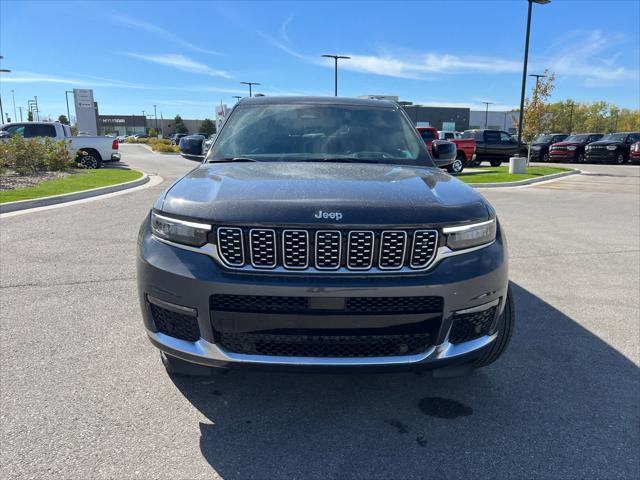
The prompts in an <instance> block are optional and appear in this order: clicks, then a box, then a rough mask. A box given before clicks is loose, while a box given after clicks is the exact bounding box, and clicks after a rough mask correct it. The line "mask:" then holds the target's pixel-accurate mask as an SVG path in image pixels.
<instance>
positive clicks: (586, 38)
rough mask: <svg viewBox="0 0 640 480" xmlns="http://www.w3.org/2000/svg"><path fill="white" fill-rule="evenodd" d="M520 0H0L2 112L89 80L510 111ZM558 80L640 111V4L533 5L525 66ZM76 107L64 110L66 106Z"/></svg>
mask: <svg viewBox="0 0 640 480" xmlns="http://www.w3.org/2000/svg"><path fill="white" fill-rule="evenodd" d="M526 10H527V3H526V1H525V0H504V1H447V2H443V1H440V2H436V1H429V2H364V1H361V2H353V3H346V2H318V3H314V2H303V1H300V2H288V3H283V2H266V1H265V2H204V1H200V2H193V3H187V2H162V1H154V2H114V1H111V2H63V1H55V2H54V1H51V2H30V1H10V0H2V2H0V54H1V55H3V56H4V60H3V64H2V68H8V69H11V70H12V73H10V74H2V75H3V76H2V80H1V84H0V93H1V94H2V101H3V106H4V108H5V112H7V111H8V112H10V113H11V112H12V111H13V108H12V107H13V106H12V98H11V90H14V93H15V101H16V104H17V105H18V106H20V105H22V106H25V107H26V105H27V100H28V99H29V98H33V96H34V95H37V96H38V103H39V106H40V110H41V112H42V114H44V115H51V116H54V117H57V116H58V115H59V114H61V113H65V111H66V107H65V102H64V91H65V90H71V89H73V88H93V89H94V96H95V99H96V100H97V101H98V103H99V107H100V112H101V113H105V114H141V112H142V110H145V111H146V112H147V113H149V112H152V111H153V105H154V104H156V105H157V106H158V115H160V112H162V113H163V116H164V117H165V118H167V117H173V116H174V115H175V114H176V113H179V114H181V115H182V116H183V117H184V118H204V117H213V116H214V113H213V111H214V105H215V104H219V103H220V101H221V100H222V101H223V102H225V103H233V102H234V99H233V98H232V96H233V95H245V94H246V92H247V90H246V88H245V87H244V86H243V85H240V84H239V82H241V81H256V82H260V83H262V85H261V86H260V87H255V88H256V91H259V92H262V93H265V94H267V95H295V94H300V95H332V94H333V64H332V60H328V59H322V58H320V55H321V54H322V53H340V54H346V55H351V56H352V57H353V58H352V59H351V60H347V61H345V62H343V63H342V64H341V68H340V86H339V88H340V95H344V96H358V95H365V94H385V95H399V96H400V97H401V99H403V100H409V101H413V102H416V103H422V104H425V105H452V106H455V105H463V106H471V107H472V108H474V107H475V108H478V109H480V108H483V106H482V104H481V102H483V101H490V102H494V105H492V107H491V108H492V109H504V108H511V107H514V106H517V104H518V99H519V93H520V81H521V69H522V55H523V46H524V31H525V23H526ZM544 68H549V69H550V70H552V71H554V72H555V73H556V75H557V76H558V80H557V87H556V90H555V92H554V96H553V99H554V100H561V99H566V98H573V99H575V100H580V101H595V100H606V101H609V102H613V103H616V104H618V105H620V106H623V107H629V108H640V80H639V70H640V2H638V1H636V0H628V1H607V2H604V1H602V2H595V1H591V2H589V1H577V0H574V1H570V0H564V1H563V0H554V1H552V3H550V4H548V5H542V6H540V5H534V15H533V23H532V31H531V50H530V69H529V71H530V73H542V70H544ZM72 114H73V113H72Z"/></svg>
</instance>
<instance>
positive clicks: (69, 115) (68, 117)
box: [64, 90, 73, 126]
mask: <svg viewBox="0 0 640 480" xmlns="http://www.w3.org/2000/svg"><path fill="white" fill-rule="evenodd" d="M70 93H73V90H65V91H64V99H65V100H66V101H67V120H68V121H69V126H71V111H70V110H69V94H70Z"/></svg>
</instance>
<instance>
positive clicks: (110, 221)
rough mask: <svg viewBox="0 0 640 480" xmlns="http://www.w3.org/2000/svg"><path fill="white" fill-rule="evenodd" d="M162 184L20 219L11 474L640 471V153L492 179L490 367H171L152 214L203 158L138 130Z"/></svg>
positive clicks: (4, 332) (0, 223)
mask: <svg viewBox="0 0 640 480" xmlns="http://www.w3.org/2000/svg"><path fill="white" fill-rule="evenodd" d="M122 151H123V157H124V158H123V159H124V163H127V164H129V165H131V166H132V167H135V168H138V169H141V170H144V171H146V172H147V173H157V174H159V175H161V176H162V177H163V178H165V182H164V183H163V184H162V185H159V186H156V187H151V188H147V189H144V190H140V191H136V192H132V193H129V194H124V195H120V196H116V197H112V198H107V199H104V200H96V201H93V202H89V203H85V204H81V205H73V206H68V207H64V208H59V209H55V210H49V211H42V212H36V213H31V214H27V215H22V216H18V217H13V218H4V219H1V220H0V319H1V322H0V333H1V335H0V380H1V384H0V387H1V390H0V400H1V402H0V408H1V411H0V423H1V438H0V440H1V441H0V454H1V462H0V463H1V467H0V468H2V472H3V474H2V475H1V476H2V477H5V478H82V479H87V478H118V479H124V478H140V479H146V478H162V479H183V478H184V479H200V478H207V479H209V478H217V477H222V478H226V479H248V478H256V479H273V478H318V479H320V478H322V479H325V478H336V479H345V478H366V479H372V478H385V479H386V478H403V479H406V478H416V479H418V478H420V479H424V478H443V477H446V478H638V477H639V476H640V460H639V455H638V450H637V446H638V445H639V444H640V418H639V417H640V416H639V413H640V407H639V398H640V382H639V375H638V365H639V362H640V358H639V337H640V330H639V329H640V327H639V323H640V322H639V321H640V305H639V302H640V299H639V293H638V292H639V291H640V239H639V234H640V167H637V166H596V165H593V166H592V165H585V166H583V167H581V168H582V169H583V170H584V171H585V172H587V173H586V174H583V175H574V176H571V177H567V178H566V179H561V180H558V181H556V182H552V183H543V184H538V185H535V186H531V187H526V188H517V189H506V188H504V189H502V188H499V189H485V190H481V192H482V194H483V195H485V196H486V197H487V198H488V199H489V200H490V201H491V202H492V203H493V205H494V206H495V207H496V210H497V211H498V214H499V216H500V218H501V221H502V223H503V225H504V227H505V229H506V231H507V235H508V239H509V248H510V258H511V263H510V276H511V280H512V282H513V289H514V292H515V301H516V310H517V325H516V329H515V334H514V337H513V340H512V343H511V346H510V348H509V350H508V351H507V353H506V354H505V356H504V357H502V358H501V359H500V360H499V361H498V362H497V363H496V364H494V365H492V366H490V367H487V368H485V369H483V370H479V371H477V372H474V373H473V374H471V375H470V376H466V377H459V378H451V379H433V378H431V376H430V375H428V374H421V375H418V374H415V373H394V374H378V375H376V374H353V375H347V374H341V375H335V374H298V373H295V374H294V373H264V372H262V373H261V372H245V371H231V372H229V373H228V374H227V375H223V376H220V377H216V378H212V379H205V380H202V379H192V378H185V377H174V378H172V377H170V376H168V375H167V374H166V373H165V371H164V368H163V367H162V365H161V363H160V360H159V358H158V353H157V351H156V350H155V349H154V348H153V347H152V346H151V345H150V344H149V342H148V341H147V339H146V337H145V334H144V330H143V327H142V323H141V319H140V314H139V306H138V303H137V296H136V281H135V247H136V235H137V231H138V227H139V225H140V223H141V222H142V219H143V217H144V215H145V214H146V213H147V212H148V210H149V208H150V206H151V204H152V202H153V200H154V199H155V198H156V197H157V196H158V195H159V194H160V193H161V191H162V190H163V189H164V188H166V186H167V185H168V184H169V182H170V181H172V180H173V179H175V178H177V177H179V176H180V175H182V174H183V173H185V172H186V171H188V170H189V169H190V168H192V167H194V166H196V165H197V164H196V163H194V162H191V161H188V160H185V159H182V158H181V157H179V156H169V155H159V154H153V153H151V152H149V151H147V150H145V149H143V148H142V147H139V146H134V145H124V146H123V147H122Z"/></svg>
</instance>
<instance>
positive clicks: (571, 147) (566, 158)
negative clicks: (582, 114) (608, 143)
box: [549, 133, 603, 163]
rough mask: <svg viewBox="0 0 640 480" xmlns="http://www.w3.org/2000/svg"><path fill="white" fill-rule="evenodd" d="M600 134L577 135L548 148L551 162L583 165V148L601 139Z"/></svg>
mask: <svg viewBox="0 0 640 480" xmlns="http://www.w3.org/2000/svg"><path fill="white" fill-rule="evenodd" d="M602 136H603V135H602V133H577V134H575V135H571V136H569V137H567V138H565V139H564V140H563V141H562V142H557V143H554V144H553V145H551V147H549V160H550V161H552V162H575V163H584V148H585V147H586V146H587V145H589V144H590V143H591V142H597V141H598V140H600V139H601V138H602Z"/></svg>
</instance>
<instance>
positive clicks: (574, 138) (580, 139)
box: [564, 135, 589, 143]
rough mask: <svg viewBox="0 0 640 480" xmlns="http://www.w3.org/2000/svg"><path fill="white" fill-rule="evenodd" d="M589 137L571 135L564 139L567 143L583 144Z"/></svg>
mask: <svg viewBox="0 0 640 480" xmlns="http://www.w3.org/2000/svg"><path fill="white" fill-rule="evenodd" d="M587 138H589V135H571V136H569V137H567V138H565V139H564V141H565V142H576V143H583V142H586V141H587Z"/></svg>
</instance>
